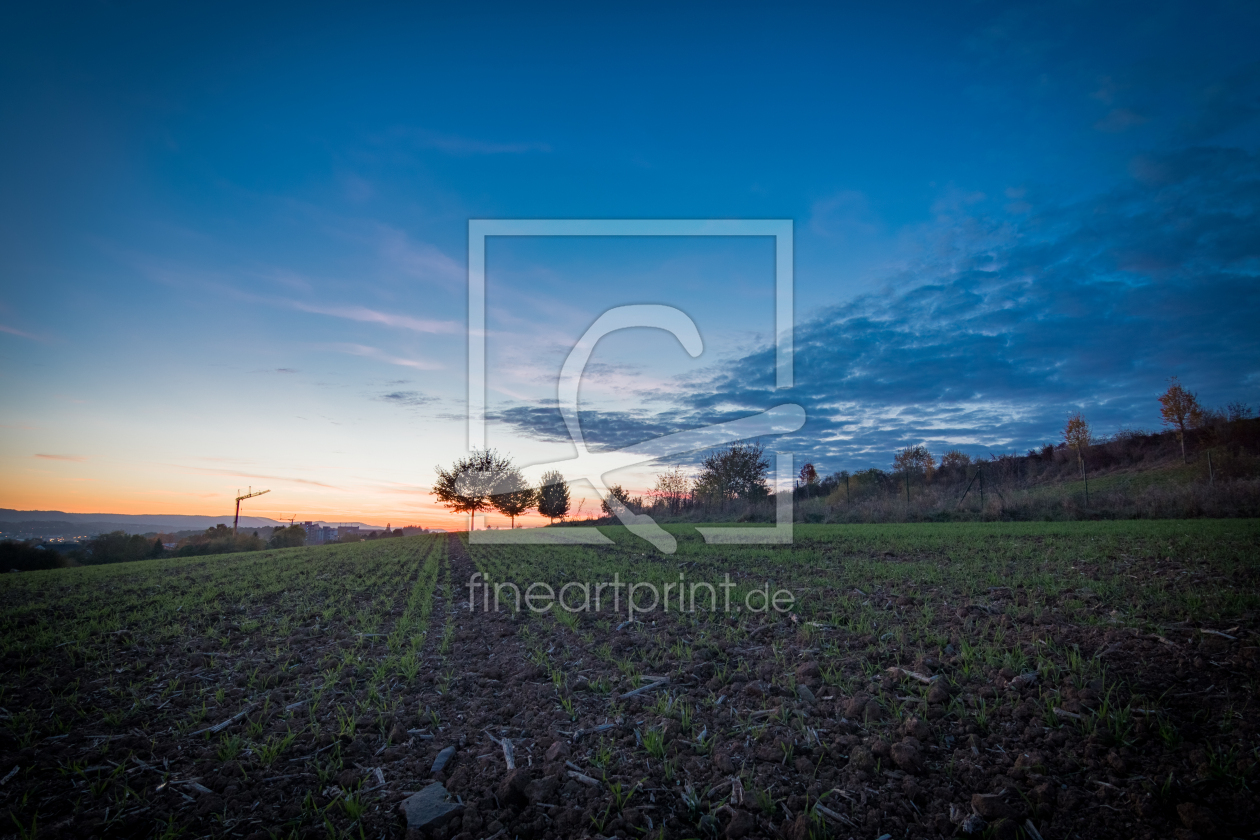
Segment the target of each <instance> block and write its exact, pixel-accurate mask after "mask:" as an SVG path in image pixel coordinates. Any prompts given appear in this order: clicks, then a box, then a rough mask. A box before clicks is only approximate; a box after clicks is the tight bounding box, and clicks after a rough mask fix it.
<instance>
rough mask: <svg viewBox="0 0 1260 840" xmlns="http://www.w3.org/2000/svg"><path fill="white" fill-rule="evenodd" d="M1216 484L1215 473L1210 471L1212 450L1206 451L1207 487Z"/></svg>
mask: <svg viewBox="0 0 1260 840" xmlns="http://www.w3.org/2000/svg"><path fill="white" fill-rule="evenodd" d="M1214 484H1216V473H1215V472H1213V470H1212V450H1211V449H1209V450H1208V487H1211V486H1213V485H1214Z"/></svg>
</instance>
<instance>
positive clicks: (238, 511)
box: [232, 487, 271, 535]
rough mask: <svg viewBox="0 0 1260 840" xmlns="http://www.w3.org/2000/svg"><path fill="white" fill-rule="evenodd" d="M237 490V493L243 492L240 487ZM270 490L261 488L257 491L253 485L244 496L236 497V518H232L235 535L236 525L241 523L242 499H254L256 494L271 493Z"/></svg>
mask: <svg viewBox="0 0 1260 840" xmlns="http://www.w3.org/2000/svg"><path fill="white" fill-rule="evenodd" d="M236 492H237V493H239V492H241V491H240V488H239V487H238V488H237V490H236ZM270 492H271V491H270V490H259V491H258V492H257V493H255V492H254V488H253V487H251V488H249V492H248V493H246V494H245V495H244V496H237V497H236V518H235V519H233V520H232V533H233V534H234V535H235V534H236V526H237V525H239V524H240V523H241V500H242V499H252V498H254V497H255V496H261V495H262V494H263V493H270Z"/></svg>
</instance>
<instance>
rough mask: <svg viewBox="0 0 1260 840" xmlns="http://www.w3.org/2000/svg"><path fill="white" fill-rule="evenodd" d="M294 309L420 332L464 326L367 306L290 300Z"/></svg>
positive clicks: (441, 332)
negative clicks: (320, 303) (381, 310)
mask: <svg viewBox="0 0 1260 840" xmlns="http://www.w3.org/2000/svg"><path fill="white" fill-rule="evenodd" d="M290 305H291V306H292V307H293V308H294V309H299V310H301V311H303V312H311V313H313V314H316V315H331V316H332V317H334V318H345V319H347V320H349V321H360V322H362V323H368V324H384V325H385V326H388V327H398V328H400V329H404V330H412V331H414V332H420V333H433V334H438V335H453V334H456V333H459V332H462V330H463V326H462V325H460V324H458V323H456V322H455V321H433V320H428V319H425V318H412V317H411V316H409V315H397V314H394V313H392V312H379V311H377V310H375V309H368V308H367V307H366V306H336V305H319V304H313V303H305V302H303V301H300V300H298V301H290Z"/></svg>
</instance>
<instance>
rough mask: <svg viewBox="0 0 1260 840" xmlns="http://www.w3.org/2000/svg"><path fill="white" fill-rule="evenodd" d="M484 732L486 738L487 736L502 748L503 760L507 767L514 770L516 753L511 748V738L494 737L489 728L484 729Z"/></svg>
mask: <svg viewBox="0 0 1260 840" xmlns="http://www.w3.org/2000/svg"><path fill="white" fill-rule="evenodd" d="M485 732H486V737H487V738H489V739H490V740H491V741H494V742H495V743H496V744H498V745H499V746H500V747H502V748H503V760H504V761H505V762H506V763H507V769H509V770H515V769H516V755H515V753H514V752H513V750H512V739H511V738H502V739H500V738H496V737H494V736H493V735H491V734H490V730H488V729H487V730H485Z"/></svg>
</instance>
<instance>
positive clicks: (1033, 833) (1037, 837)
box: [1024, 820, 1045, 840]
mask: <svg viewBox="0 0 1260 840" xmlns="http://www.w3.org/2000/svg"><path fill="white" fill-rule="evenodd" d="M1024 830H1025V831H1027V832H1028V836H1029V837H1031V838H1032V840H1045V838H1044V837H1042V836H1041V832H1040V831H1038V830H1037V827H1036V826H1035V825H1033V822H1032V820H1024Z"/></svg>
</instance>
